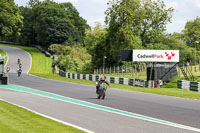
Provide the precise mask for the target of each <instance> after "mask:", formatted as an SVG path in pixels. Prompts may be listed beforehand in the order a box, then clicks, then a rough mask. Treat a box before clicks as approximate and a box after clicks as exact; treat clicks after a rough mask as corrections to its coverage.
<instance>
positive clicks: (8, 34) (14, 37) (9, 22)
mask: <svg viewBox="0 0 200 133" xmlns="http://www.w3.org/2000/svg"><path fill="white" fill-rule="evenodd" d="M22 26H23V17H22V16H21V15H20V10H19V7H18V6H16V5H15V3H14V0H1V1H0V40H3V41H18V39H19V36H20V32H21V29H22Z"/></svg>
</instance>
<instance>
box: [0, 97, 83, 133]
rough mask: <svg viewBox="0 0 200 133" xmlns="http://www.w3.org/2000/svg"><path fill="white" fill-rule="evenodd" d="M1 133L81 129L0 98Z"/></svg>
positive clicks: (74, 131) (71, 132)
mask: <svg viewBox="0 0 200 133" xmlns="http://www.w3.org/2000/svg"><path fill="white" fill-rule="evenodd" d="M0 132H2V133H66V132H67V133H82V132H83V131H81V130H78V129H75V128H73V127H70V126H66V125H63V124H61V123H58V122H55V121H53V120H51V119H48V118H45V117H42V116H40V115H37V114H35V113H32V112H30V111H27V110H25V109H23V108H20V107H17V106H14V105H12V104H9V103H7V102H4V101H1V100H0Z"/></svg>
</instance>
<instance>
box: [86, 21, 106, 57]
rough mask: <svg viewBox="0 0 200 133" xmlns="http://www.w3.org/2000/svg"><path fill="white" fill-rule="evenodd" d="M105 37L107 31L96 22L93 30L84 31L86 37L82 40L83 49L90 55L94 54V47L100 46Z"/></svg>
mask: <svg viewBox="0 0 200 133" xmlns="http://www.w3.org/2000/svg"><path fill="white" fill-rule="evenodd" d="M106 35H107V29H106V28H105V27H103V26H102V25H101V23H99V22H96V23H95V27H94V28H93V29H88V30H87V31H86V37H85V39H84V47H85V48H86V49H87V50H88V52H89V53H90V54H92V55H93V54H94V50H95V46H96V45H98V44H100V42H101V41H102V40H103V39H105V37H106Z"/></svg>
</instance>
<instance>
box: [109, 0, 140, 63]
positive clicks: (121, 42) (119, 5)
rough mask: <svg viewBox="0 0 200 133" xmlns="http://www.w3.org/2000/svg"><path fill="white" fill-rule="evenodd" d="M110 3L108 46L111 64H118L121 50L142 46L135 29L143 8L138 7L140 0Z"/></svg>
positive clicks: (113, 1) (114, 0) (115, 0)
mask: <svg viewBox="0 0 200 133" xmlns="http://www.w3.org/2000/svg"><path fill="white" fill-rule="evenodd" d="M108 5H109V6H110V7H109V8H108V9H107V11H106V24H107V25H108V36H107V39H106V47H107V50H108V51H107V53H109V59H110V61H111V64H116V63H118V62H119V58H120V50H122V49H133V48H141V44H142V43H141V39H140V38H139V37H138V36H137V33H136V32H133V30H134V28H135V27H136V26H137V25H138V22H139V19H140V16H139V14H141V13H142V10H140V8H138V7H139V5H140V1H139V0H123V1H120V0H112V1H109V3H108ZM134 19H135V20H134Z"/></svg>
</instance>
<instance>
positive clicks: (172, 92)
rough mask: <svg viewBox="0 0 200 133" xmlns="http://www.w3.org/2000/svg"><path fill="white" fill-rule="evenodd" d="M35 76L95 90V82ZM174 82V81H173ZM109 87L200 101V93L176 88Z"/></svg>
mask: <svg viewBox="0 0 200 133" xmlns="http://www.w3.org/2000/svg"><path fill="white" fill-rule="evenodd" d="M35 75H36V76H39V77H43V78H47V79H52V80H59V81H65V82H72V83H78V84H84V85H92V86H94V90H95V81H89V80H78V79H68V78H65V77H61V76H60V75H58V74H42V73H35ZM175 80H176V79H174V81H175ZM175 84H176V83H173V86H175ZM109 87H110V88H118V89H124V90H130V91H138V92H144V93H153V94H159V95H167V96H176V97H183V98H191V99H200V92H193V91H187V90H183V89H178V88H176V87H174V88H141V87H135V86H128V85H122V84H110V86H109ZM168 87H170V86H169V85H168Z"/></svg>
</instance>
